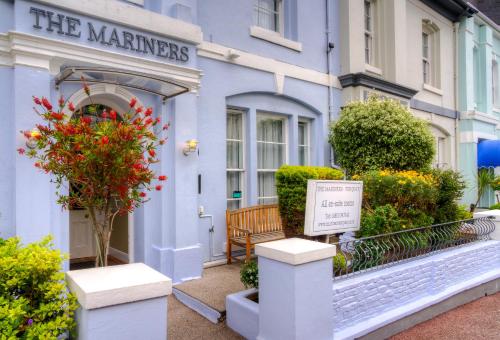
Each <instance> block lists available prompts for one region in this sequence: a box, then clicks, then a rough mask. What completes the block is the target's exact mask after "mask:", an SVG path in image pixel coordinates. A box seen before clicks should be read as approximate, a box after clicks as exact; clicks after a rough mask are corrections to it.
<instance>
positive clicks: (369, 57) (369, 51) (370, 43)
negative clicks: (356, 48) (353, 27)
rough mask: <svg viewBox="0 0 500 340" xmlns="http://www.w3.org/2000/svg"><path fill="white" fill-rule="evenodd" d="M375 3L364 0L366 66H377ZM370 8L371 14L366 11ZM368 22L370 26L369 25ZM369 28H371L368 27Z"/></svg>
mask: <svg viewBox="0 0 500 340" xmlns="http://www.w3.org/2000/svg"><path fill="white" fill-rule="evenodd" d="M375 1H376V0H364V3H363V12H364V15H363V18H364V20H363V26H364V30H365V35H364V51H365V64H368V65H372V66H375V64H376V60H375V50H374V49H375V13H376V12H375V9H376V8H375ZM367 8H368V10H369V13H367V11H366V9H367ZM367 21H368V22H369V25H367ZM368 26H369V27H368Z"/></svg>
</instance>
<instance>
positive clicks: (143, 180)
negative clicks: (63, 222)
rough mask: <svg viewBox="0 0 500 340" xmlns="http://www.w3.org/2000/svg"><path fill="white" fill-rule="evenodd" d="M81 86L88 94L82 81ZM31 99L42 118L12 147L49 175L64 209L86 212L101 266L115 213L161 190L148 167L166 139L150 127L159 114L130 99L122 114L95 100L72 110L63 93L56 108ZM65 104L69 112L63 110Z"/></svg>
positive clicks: (131, 208)
mask: <svg viewBox="0 0 500 340" xmlns="http://www.w3.org/2000/svg"><path fill="white" fill-rule="evenodd" d="M84 90H85V93H86V94H87V96H88V97H89V98H91V97H90V89H89V87H88V86H87V85H86V84H85V85H84ZM33 100H34V102H35V104H36V105H37V107H36V108H35V112H36V113H37V114H38V115H39V116H40V117H41V118H42V119H43V123H42V124H38V125H36V129H34V130H32V131H22V133H23V134H24V135H25V137H26V138H27V145H28V146H29V148H28V150H25V149H23V148H20V149H18V150H17V151H18V152H19V153H20V154H26V155H27V156H28V157H30V158H32V159H34V160H35V163H34V165H35V167H37V168H39V169H41V170H42V171H45V172H46V173H48V174H51V175H53V177H54V179H53V181H54V182H55V184H56V188H57V197H58V203H59V204H61V205H62V206H63V208H70V207H81V208H84V209H85V210H86V211H87V213H88V217H89V218H90V220H91V224H92V228H93V233H94V235H95V240H96V245H97V254H96V255H97V256H96V262H95V264H96V267H97V266H106V265H107V257H108V256H107V255H108V250H109V242H110V238H111V233H112V231H113V222H114V219H115V217H116V216H117V215H118V214H126V213H128V212H131V211H133V210H134V209H135V208H137V207H139V206H140V205H141V204H143V203H144V202H146V201H147V200H148V198H147V194H146V192H147V191H149V190H152V189H153V188H154V189H155V190H161V189H162V185H161V184H160V182H161V181H165V180H166V179H167V177H166V176H164V175H162V176H156V175H155V173H154V172H153V171H152V170H151V164H153V163H156V162H158V158H157V153H156V149H157V147H158V146H159V145H162V144H164V142H165V140H164V139H159V138H158V137H157V136H156V135H155V133H154V132H153V127H154V126H156V125H158V124H159V123H160V118H153V110H152V109H151V108H147V109H144V108H142V107H139V106H137V100H136V99H135V98H133V99H131V100H130V103H129V107H130V109H129V111H128V112H127V113H125V114H123V115H122V116H119V115H118V114H117V113H116V112H115V111H113V110H111V109H108V108H106V107H103V106H102V105H98V104H91V105H89V106H87V107H85V108H80V110H75V107H74V105H73V104H72V103H71V102H69V103H68V102H67V101H65V100H64V98H63V97H61V98H60V99H59V102H58V107H57V109H55V108H54V107H53V106H52V104H51V103H50V102H49V100H48V99H47V98H41V99H40V98H37V97H33ZM66 106H67V108H68V110H69V111H70V112H71V113H72V114H71V117H68V116H67V115H66V114H65V113H64V111H65V108H66ZM168 127H169V125H168V124H166V125H164V126H163V129H164V130H165V129H168Z"/></svg>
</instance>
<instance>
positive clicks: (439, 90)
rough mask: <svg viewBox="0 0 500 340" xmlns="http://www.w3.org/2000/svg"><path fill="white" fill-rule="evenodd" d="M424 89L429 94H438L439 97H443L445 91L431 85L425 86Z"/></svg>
mask: <svg viewBox="0 0 500 340" xmlns="http://www.w3.org/2000/svg"><path fill="white" fill-rule="evenodd" d="M422 88H423V89H424V90H426V91H429V92H432V93H434V94H437V95H439V96H442V95H443V90H441V89H439V88H437V87H434V86H432V85H429V84H425V83H424V85H423V86H422Z"/></svg>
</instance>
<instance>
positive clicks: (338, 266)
mask: <svg viewBox="0 0 500 340" xmlns="http://www.w3.org/2000/svg"><path fill="white" fill-rule="evenodd" d="M333 272H334V274H335V275H340V274H345V273H347V260H346V258H345V256H344V254H342V253H337V255H335V256H334V257H333Z"/></svg>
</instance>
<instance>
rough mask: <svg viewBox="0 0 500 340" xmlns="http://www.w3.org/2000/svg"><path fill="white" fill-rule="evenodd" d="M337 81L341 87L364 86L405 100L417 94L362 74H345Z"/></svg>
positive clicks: (400, 86) (401, 86)
mask: <svg viewBox="0 0 500 340" xmlns="http://www.w3.org/2000/svg"><path fill="white" fill-rule="evenodd" d="M339 81H340V84H341V85H342V87H350V86H352V87H356V86H365V87H368V88H371V89H375V90H379V91H382V92H387V93H390V94H393V95H395V96H399V97H402V98H406V99H410V98H411V97H413V96H414V95H415V94H417V92H418V91H417V90H415V89H412V88H410V87H406V86H403V85H400V84H396V83H392V82H390V81H387V80H385V79H382V78H379V77H375V76H372V75H369V74H366V73H362V72H358V73H349V74H345V75H343V76H340V77H339Z"/></svg>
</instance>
